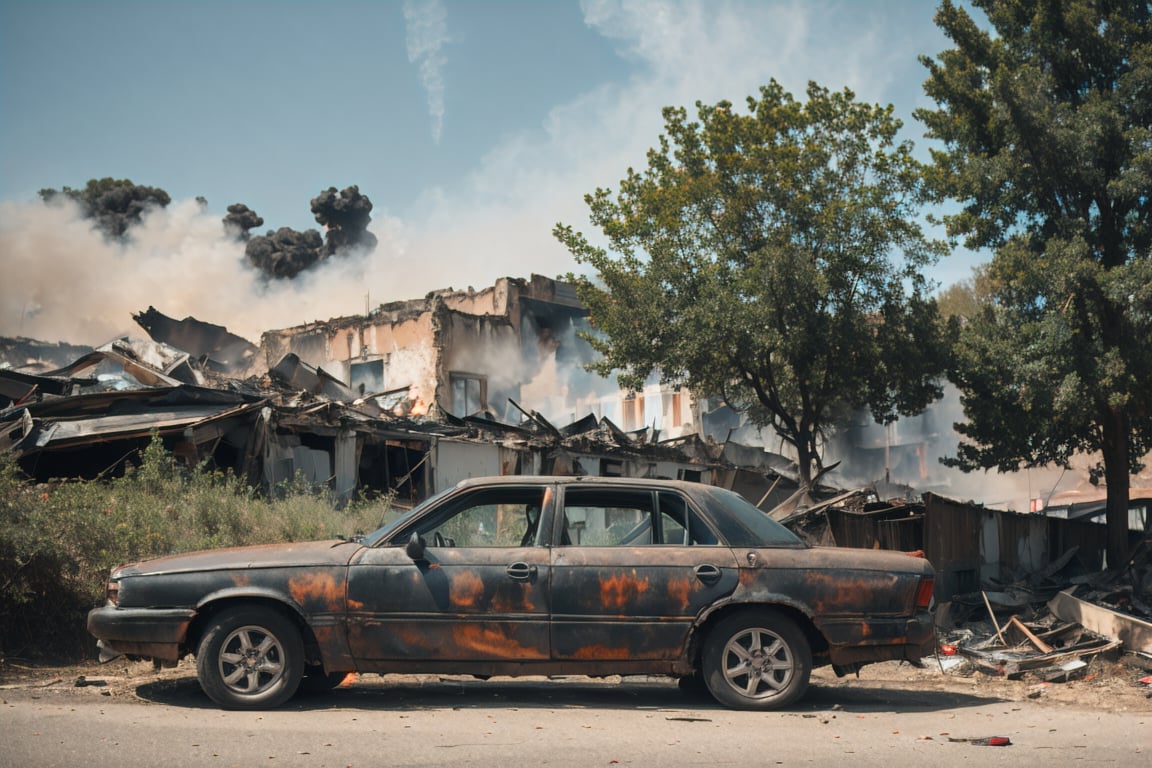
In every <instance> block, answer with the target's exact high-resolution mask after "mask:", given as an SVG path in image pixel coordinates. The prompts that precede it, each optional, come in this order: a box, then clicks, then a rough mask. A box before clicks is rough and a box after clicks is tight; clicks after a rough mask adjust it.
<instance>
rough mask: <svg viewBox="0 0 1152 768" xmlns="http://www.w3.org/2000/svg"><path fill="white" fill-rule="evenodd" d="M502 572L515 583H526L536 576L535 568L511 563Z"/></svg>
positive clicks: (524, 564)
mask: <svg viewBox="0 0 1152 768" xmlns="http://www.w3.org/2000/svg"><path fill="white" fill-rule="evenodd" d="M504 570H505V572H506V573H507V574H508V575H509V576H511V577H512V578H514V579H516V580H517V581H528V580H529V579H531V578H534V577H535V576H536V566H534V565H528V563H512V565H510V566H508V567H507V568H505V569H504Z"/></svg>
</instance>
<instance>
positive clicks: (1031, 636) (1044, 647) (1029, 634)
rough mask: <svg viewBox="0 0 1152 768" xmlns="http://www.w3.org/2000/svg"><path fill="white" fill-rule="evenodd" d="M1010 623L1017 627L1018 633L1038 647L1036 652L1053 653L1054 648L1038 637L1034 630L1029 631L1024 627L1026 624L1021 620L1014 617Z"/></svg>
mask: <svg viewBox="0 0 1152 768" xmlns="http://www.w3.org/2000/svg"><path fill="white" fill-rule="evenodd" d="M1008 623H1009V624H1011V625H1012V626H1013V627H1015V628H1016V630H1017V631H1018V632H1020V633H1021V634H1023V635H1024V637H1026V638H1028V640H1029V641H1030V642H1031V643H1032V645H1034V646H1036V650H1038V651H1041V652H1043V653H1052V646H1050V645H1048V643H1046V642H1044V641H1043V640H1041V639H1040V638H1038V637H1036V634H1035V633H1034V632H1033V631H1032V630H1030V629H1028V627H1026V626H1024V622H1022V621H1020V619H1019V618H1017V617H1016V616H1013V617H1012V618H1011V619H1009V620H1008Z"/></svg>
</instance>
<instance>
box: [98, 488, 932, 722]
mask: <svg viewBox="0 0 1152 768" xmlns="http://www.w3.org/2000/svg"><path fill="white" fill-rule="evenodd" d="M933 578H934V573H933V569H932V566H931V565H930V564H929V563H928V561H927V560H925V559H923V558H922V557H914V556H909V555H906V554H903V553H897V552H880V551H871V550H848V549H836V548H812V547H809V546H807V545H806V544H804V543H803V542H802V541H801V540H800V539H799V538H797V537H796V536H795V535H794V534H792V533H791V532H790V531H789V530H787V529H786V528H784V527H783V526H781V525H779V524H778V523H776V522H774V521H772V520H771V519H769V518H768V517H767V516H766V515H765V514H764V513H763V512H761V511H760V510H758V509H757V508H756V507H755V506H753V505H752V504H750V503H749V502H747V501H746V500H745V499H744V498H743V497H741V496H739V495H738V494H736V493H733V492H731V491H727V490H724V489H720V488H716V487H713V486H709V485H704V484H699V483H691V482H683V481H670V480H668V481H665V480H638V479H623V478H592V477H498V478H477V479H472V480H465V481H463V482H461V483H459V484H458V485H456V486H455V487H454V488H451V489H449V490H447V491H445V492H443V493H440V494H438V495H436V496H434V497H432V498H430V499H429V500H427V501H426V502H424V503H423V504H421V505H420V506H418V507H416V508H415V509H413V510H412V511H411V512H409V513H407V514H405V515H404V516H402V517H401V518H400V519H398V520H397V521H395V522H393V523H391V524H389V525H387V526H385V527H384V528H381V529H380V530H378V531H376V532H374V533H372V534H370V535H368V536H365V537H361V538H358V539H356V540H349V541H346V540H339V539H338V540H332V541H324V542H312V543H293V544H281V545H268V546H257V547H244V548H232V549H222V550H209V551H203V552H194V553H187V554H179V555H171V556H168V557H162V558H158V559H154V560H150V561H145V562H141V563H134V564H127V565H122V566H119V567H117V568H115V569H114V570H113V571H112V574H111V579H110V581H109V584H108V602H107V605H105V606H103V607H100V608H96V609H94V610H93V611H91V613H90V614H89V618H88V627H89V630H90V631H91V632H92V634H94V635H95V636H96V637H97V638H98V639H99V640H100V646H101V648H102V652H103V653H104V655H105V656H108V655H116V654H129V655H135V656H142V657H151V658H153V659H157V660H160V661H163V662H169V663H171V662H176V661H177V660H179V659H180V658H182V657H183V656H185V655H187V654H190V653H191V654H195V656H196V665H197V676H198V678H199V681H200V684H201V686H202V687H203V689H204V691H205V692H206V693H207V694H208V696H209V697H210V698H212V699H213V700H214V701H215V702H216V703H218V704H219V705H221V706H223V707H226V708H266V707H274V706H277V705H279V704H281V703H283V702H285V701H286V700H287V699H288V698H289V697H291V696H292V695H293V694H294V693H295V692H296V691H297V690H298V689H310V690H323V689H325V688H327V687H330V686H332V685H335V684H336V683H337V681H339V680H341V679H342V678H344V677H345V676H346V674H347V673H348V672H353V671H354V672H361V673H440V674H471V675H477V676H489V675H549V674H565V675H572V674H578V675H592V676H603V675H614V674H620V675H628V674H658V675H670V676H674V677H677V678H680V679H681V681H682V684H683V686H684V687H691V686H695V687H699V686H703V687H704V688H706V689H707V690H708V691H709V692H711V694H712V695H713V696H714V697H715V698H716V699H717V700H718V701H720V702H721V703H723V704H725V705H727V706H730V707H734V708H743V709H770V708H775V707H781V706H786V705H787V704H789V703H791V702H794V701H795V700H797V699H798V698H799V697H801V696H802V695H803V694H804V692H805V690H806V689H807V686H808V679H809V675H810V672H811V670H812V668H813V666H814V665H827V664H831V665H833V666H834V668H835V669H836V671H837V672H838V673H840V674H844V673H847V672H850V671H854V670H856V669H858V668H859V667H860V666H862V665H864V664H867V663H870V662H877V661H884V660H899V659H907V660H912V661H915V660H918V659H919V658H920V657H921V656H923V655H927V654H928V653H930V652H931V650H932V646H933V625H932V619H931V615H930V613H929V610H928V609H929V604H930V602H931V599H932V589H933Z"/></svg>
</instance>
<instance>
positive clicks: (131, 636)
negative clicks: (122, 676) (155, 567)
mask: <svg viewBox="0 0 1152 768" xmlns="http://www.w3.org/2000/svg"><path fill="white" fill-rule="evenodd" d="M195 616H196V611H195V609H192V608H117V607H114V606H111V605H108V606H104V607H102V608H94V609H92V610H91V611H89V612H88V631H89V632H90V633H92V635H93V636H95V637H96V639H98V640H99V641H100V651H101V657H107V656H116V655H121V654H128V655H131V656H147V657H150V658H153V659H161V660H163V661H178V660H179V659H180V647H181V645H183V643H184V639H185V638H186V637H187V635H188V625H189V624H191V623H192V619H193V618H195Z"/></svg>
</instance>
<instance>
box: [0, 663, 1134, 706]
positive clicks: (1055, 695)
mask: <svg viewBox="0 0 1152 768" xmlns="http://www.w3.org/2000/svg"><path fill="white" fill-rule="evenodd" d="M1146 666H1147V662H1145V661H1143V660H1142V659H1141V658H1139V657H1134V656H1131V655H1128V656H1122V657H1120V658H1119V659H1114V660H1109V659H1102V658H1096V659H1093V660H1092V661H1090V662H1089V663H1088V666H1087V667H1085V668H1083V669H1082V670H1078V671H1077V673H1076V675H1075V676H1074V677H1073V679H1070V680H1068V681H1066V682H1045V681H1043V680H1040V679H1038V678H1036V677H1028V676H1026V677H1024V678H1022V679H1016V680H1010V679H1006V678H1003V677H993V676H989V675H987V674H985V673H982V672H979V671H976V670H975V669H974V668H972V667H971V666H969V665H968V664H967V663H960V664H958V665H956V666H954V667H952V668H949V669H947V670H946V671H945V670H943V669H942V668H941V665H940V663H939V662H938V661H937V660H936V659H933V658H930V659H926V660H925V661H924V666H923V667H922V668H917V667H913V666H911V665H909V664H905V663H897V662H885V663H881V664H873V665H870V666H867V667H865V668H864V669H862V670H861V671H860V674H859V676H858V677H856V676H848V677H842V678H838V677H836V675H835V674H834V673H833V672H832V670H831V669H830V668H827V667H824V668H820V669H817V670H815V671H814V672H813V674H812V687H813V688H815V689H819V690H822V691H828V692H830V693H832V694H833V696H832V697H833V698H834V696H835V694H834V691H835V690H836V689H837V688H847V689H851V688H852V687H853V686H856V687H866V688H868V689H870V690H873V691H880V692H883V691H891V692H892V694H893V702H894V703H896V702H898V701H899V700H900V696H899V694H900V693H902V692H903V693H906V692H917V691H919V692H924V691H941V692H952V693H958V694H969V695H972V696H979V697H982V698H995V699H1000V700H1003V701H1025V700H1028V701H1031V702H1033V703H1035V704H1040V705H1044V706H1053V707H1072V708H1077V709H1090V710H1097V711H1107V712H1149V713H1152V684H1149V683H1142V682H1140V681H1141V680H1142V679H1146V678H1149V677H1150V676H1152V670H1149V669H1147V668H1145V667H1146ZM195 675H196V671H195V665H194V663H193V660H192V659H191V658H187V659H184V660H183V661H182V662H181V663H180V664H179V665H178V666H177V667H175V668H172V669H155V668H154V667H153V665H152V663H151V662H147V661H131V660H127V659H123V658H121V659H116V660H113V661H111V662H109V663H107V664H103V665H101V664H97V663H96V662H92V663H88V664H73V665H66V666H53V665H38V664H30V663H24V662H21V661H19V660H14V659H4V660H0V696H3V695H4V693H5V692H6V691H13V692H15V691H19V692H21V693H22V694H24V695H31V694H38V695H40V696H50V697H52V698H57V697H67V696H85V697H91V696H102V697H109V698H111V699H113V700H117V699H119V700H125V701H134V700H140V699H141V698H142V697H141V696H140V694H139V693H138V690H140V689H149V690H155V689H156V688H157V687H158V686H159V687H171V688H172V689H174V690H177V689H178V690H184V691H197V689H196V688H195V685H194V682H193V681H194V678H195ZM388 677H395V678H400V676H388ZM417 677H423V678H426V679H427V681H428V682H435V681H438V680H450V679H453V678H451V677H448V676H445V677H439V676H406V678H407V679H410V680H411V679H414V678H417ZM381 681H383V682H385V684H386V683H387V680H386V679H385V678H381V677H380V676H376V675H367V676H365V677H364V679H363V680H357V679H351V680H349V681H348V682H347V683H345V685H348V684H351V685H353V686H364V687H370V686H375V685H378V684H379V683H380V682H381ZM605 682H609V683H610V682H611V681H610V680H609V681H605ZM542 684H543V685H547V683H546V682H543V681H542ZM197 692H198V691H197ZM149 698H151V697H149ZM897 706H898V705H897Z"/></svg>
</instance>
